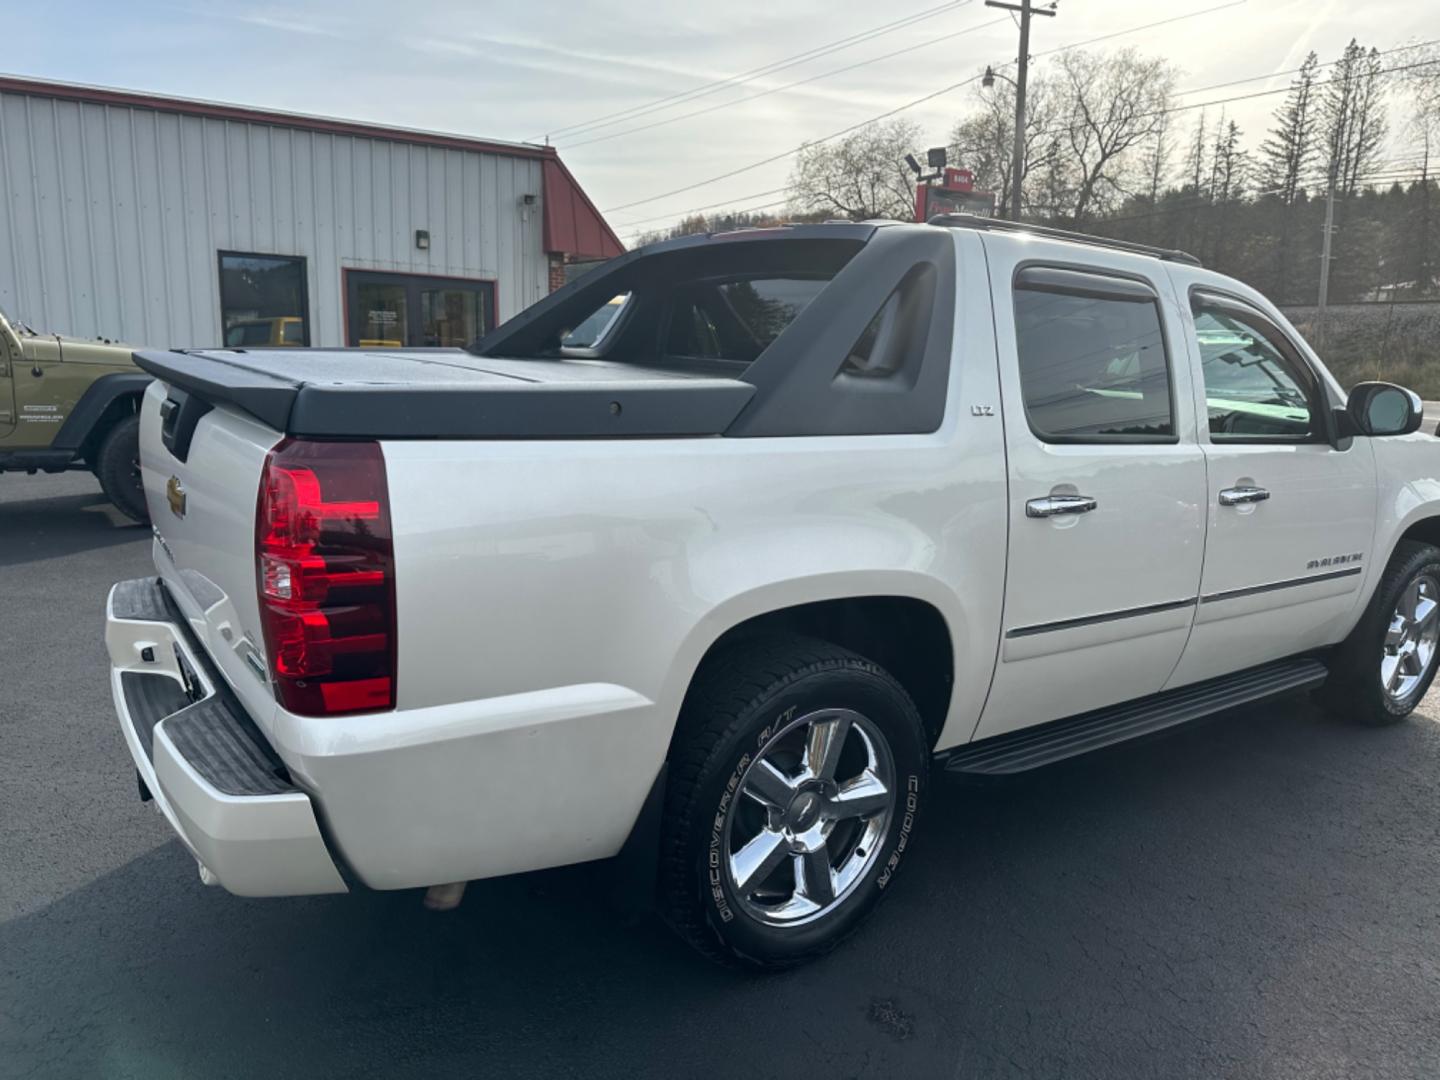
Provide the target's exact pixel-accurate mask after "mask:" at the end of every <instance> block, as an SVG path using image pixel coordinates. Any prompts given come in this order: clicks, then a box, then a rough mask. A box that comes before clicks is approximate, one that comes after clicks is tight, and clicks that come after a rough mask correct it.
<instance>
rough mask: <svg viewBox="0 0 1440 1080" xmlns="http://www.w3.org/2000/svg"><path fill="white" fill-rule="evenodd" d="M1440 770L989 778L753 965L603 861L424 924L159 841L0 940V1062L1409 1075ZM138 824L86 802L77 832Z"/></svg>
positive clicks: (1289, 753) (1401, 735)
mask: <svg viewBox="0 0 1440 1080" xmlns="http://www.w3.org/2000/svg"><path fill="white" fill-rule="evenodd" d="M1437 766H1440V725H1437V724H1435V723H1434V722H1433V721H1431V720H1428V719H1424V718H1421V717H1418V716H1417V717H1416V718H1415V719H1414V720H1412V721H1411V723H1409V724H1407V725H1404V726H1402V727H1399V728H1395V729H1390V730H1385V731H1362V730H1357V729H1353V728H1349V727H1346V726H1344V725H1342V724H1338V723H1335V722H1333V721H1330V720H1326V719H1324V718H1322V717H1321V716H1320V715H1319V714H1318V712H1317V711H1316V710H1315V709H1313V708H1312V707H1310V706H1309V705H1307V704H1304V703H1300V704H1294V703H1287V704H1283V705H1278V706H1269V707H1256V708H1252V709H1248V710H1242V711H1237V712H1233V713H1230V714H1226V715H1225V716H1223V717H1221V718H1219V719H1217V720H1215V721H1213V722H1211V723H1209V724H1206V725H1203V726H1200V727H1196V728H1192V729H1189V730H1185V731H1181V732H1178V733H1176V734H1174V735H1172V736H1171V737H1169V738H1164V739H1158V740H1155V741H1152V742H1148V743H1144V744H1140V745H1135V746H1130V747H1126V748H1123V749H1119V750H1116V751H1113V752H1110V753H1106V754H1100V755H1094V756H1092V757H1090V758H1088V759H1079V760H1076V761H1072V762H1068V763H1065V764H1062V765H1059V766H1056V767H1053V768H1050V769H1047V770H1042V771H1039V772H1036V773H1032V774H1028V775H1025V776H1021V777H1016V778H1013V779H1010V780H1006V781H1003V782H999V783H995V782H990V783H986V784H983V785H976V784H968V783H961V782H955V781H946V780H942V781H941V782H939V783H936V784H934V785H932V787H931V789H930V792H929V795H928V802H929V805H928V806H927V807H926V816H927V820H926V821H925V829H924V831H923V832H922V833H920V834H918V842H917V844H916V845H915V847H914V849H913V850H912V851H911V852H910V853H909V854H908V856H907V858H908V859H909V864H908V865H907V866H906V868H905V873H904V874H902V875H901V876H900V877H898V878H897V885H898V888H897V889H896V890H895V893H894V895H893V896H891V897H889V898H888V902H887V903H886V904H885V905H884V906H883V907H882V908H881V910H880V911H879V912H877V913H876V918H875V919H873V920H872V921H871V922H869V923H868V924H867V925H866V926H865V927H864V928H863V929H862V930H861V931H860V932H859V933H858V934H857V935H855V936H854V937H853V938H852V939H851V940H850V941H848V942H847V943H845V944H843V945H842V946H841V947H840V949H839V950H838V951H837V952H836V953H834V954H833V955H831V956H829V957H827V958H825V959H823V960H821V961H819V962H817V963H814V964H811V965H809V966H807V967H803V968H800V969H798V970H794V971H789V972H783V973H779V974H775V975H769V976H764V977H750V976H745V975H742V974H738V973H735V972H730V971H726V970H723V969H720V968H716V967H713V966H711V965H709V964H708V963H706V962H704V961H703V960H701V959H700V958H698V957H696V956H693V955H692V954H691V953H690V952H689V951H688V950H687V949H686V948H685V947H684V946H683V945H681V944H680V943H678V941H676V940H674V939H672V937H671V936H670V935H669V934H668V932H667V931H666V930H665V929H664V928H663V927H661V926H660V925H659V924H658V923H657V922H655V921H654V920H641V921H638V922H637V921H630V922H628V923H627V922H626V921H625V920H624V919H623V918H621V917H619V916H617V915H616V914H615V913H614V911H613V909H612V908H610V907H609V905H608V904H607V902H606V901H605V899H604V897H605V895H606V891H607V888H608V878H607V877H606V875H605V872H604V870H603V868H600V867H571V868H566V869H562V870H556V871H548V872H545V873H539V874H531V875H526V876H524V877H518V878H509V879H499V880H495V881H488V882H480V883H476V884H474V885H472V886H471V888H470V891H469V893H468V894H467V896H466V898H465V902H464V904H463V906H462V907H461V909H460V910H459V911H457V912H453V913H449V914H445V915H435V914H429V913H426V912H424V911H422V910H421V908H420V900H419V894H418V892H407V893H403V894H384V893H356V894H353V895H351V896H348V897H324V898H307V899H295V900H264V901H255V900H243V899H238V898H235V897H231V896H229V895H227V894H225V893H224V892H222V891H220V890H216V889H206V888H204V887H203V886H201V885H200V884H199V882H198V880H196V875H195V869H194V864H193V862H192V861H191V860H190V858H189V857H188V856H187V855H186V854H185V852H184V851H183V850H182V849H181V848H180V847H179V845H178V844H176V843H169V844H165V845H163V846H161V847H159V848H157V849H155V850H154V851H152V852H149V853H148V854H146V855H144V856H142V857H140V858H138V859H136V860H134V861H133V862H131V863H129V864H127V865H126V866H124V867H122V868H121V869H119V870H117V871H115V872H113V873H110V874H107V875H105V876H103V877H101V878H99V879H97V880H96V881H94V882H93V883H91V884H90V885H87V886H85V887H83V888H81V889H78V890H76V891H74V892H72V893H71V894H69V895H67V896H65V897H63V898H62V899H60V900H59V901H57V902H55V903H54V904H52V905H50V906H49V907H46V908H44V909H42V910H40V911H38V912H36V913H34V914H31V915H27V916H23V917H20V918H17V919H14V920H12V921H11V922H9V923H7V924H4V925H0V1061H8V1062H9V1063H10V1066H11V1067H16V1066H18V1067H19V1071H20V1072H21V1073H26V1072H27V1070H29V1069H34V1070H36V1072H37V1073H38V1074H39V1075H65V1076H107V1077H109V1076H136V1077H142V1076H143V1077H168V1076H206V1077H220V1076H265V1075H274V1076H289V1075H305V1076H335V1075H383V1076H401V1075H416V1076H419V1075H426V1076H430V1075H434V1074H435V1073H436V1071H437V1070H443V1073H442V1074H444V1075H451V1074H464V1075H476V1074H480V1073H484V1074H494V1075H500V1076H513V1075H524V1076H539V1075H579V1076H607V1075H624V1076H627V1077H638V1076H666V1077H675V1076H716V1075H722V1076H729V1075H745V1076H756V1077H759V1076H789V1075H801V1074H802V1073H803V1074H804V1075H828V1074H832V1073H833V1074H835V1075H844V1076H876V1077H889V1076H933V1075H939V1074H942V1073H943V1074H945V1075H956V1076H965V1077H971V1076H1003V1075H1013V1074H1015V1073H1017V1072H1026V1073H1033V1074H1035V1075H1057V1074H1060V1073H1064V1074H1065V1075H1067V1076H1096V1077H1117V1076H1141V1075H1145V1076H1166V1077H1182V1076H1205V1077H1212V1076H1218V1075H1275V1074H1277V1073H1283V1074H1285V1075H1295V1076H1302V1075H1303V1076H1311V1077H1319V1076H1332V1075H1333V1076H1343V1075H1353V1074H1354V1073H1355V1072H1357V1071H1359V1072H1366V1073H1369V1072H1376V1073H1386V1074H1392V1073H1393V1074H1395V1075H1401V1074H1403V1075H1434V1073H1435V1066H1436V1065H1437V1063H1440V1025H1437V1023H1436V1020H1437V1001H1440V997H1437V989H1440V948H1437V942H1440V925H1437V923H1440V919H1437V914H1436V907H1435V902H1434V896H1435V888H1434V885H1435V882H1436V880H1437V871H1440V843H1437V842H1436V841H1437V822H1440V813H1437V810H1440V798H1437V793H1440V768H1437ZM117 767H118V766H117ZM149 812H150V811H149V809H148V808H147V809H144V810H142V808H140V807H139V806H138V805H127V806H116V807H115V808H114V812H113V815H112V817H111V819H110V820H109V821H108V822H107V825H106V827H108V828H113V829H116V830H123V829H125V828H126V827H127V822H130V821H131V818H132V815H138V814H141V813H149ZM497 827H503V823H497ZM64 857H65V856H64V852H63V850H56V851H55V858H64Z"/></svg>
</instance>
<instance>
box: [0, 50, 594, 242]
mask: <svg viewBox="0 0 1440 1080" xmlns="http://www.w3.org/2000/svg"><path fill="white" fill-rule="evenodd" d="M0 91H8V92H10V93H16V94H29V95H31V96H34V97H50V98H58V99H60V100H63V101H80V102H87V103H90V104H93V105H124V106H129V107H130V108H136V109H152V110H154V111H156V112H169V113H179V114H181V115H183V116H201V117H206V118H209V119H214V120H236V121H240V122H243V123H249V124H270V125H272V126H275V127H288V128H298V129H300V130H302V131H317V132H321V133H322V134H327V135H353V136H355V137H357V138H362V139H384V140H385V141H386V142H400V143H411V144H413V145H416V146H437V147H441V148H443V149H447V150H470V151H475V152H479V153H485V154H497V155H501V156H504V157H515V158H531V159H536V158H538V159H544V160H551V161H558V158H557V157H556V155H555V148H554V147H552V146H528V145H523V144H519V143H501V142H491V141H489V140H486V139H472V138H469V137H467V136H464V135H446V134H444V133H442V132H436V131H413V130H411V129H409V128H394V127H383V126H381V125H379V124H367V123H363V122H361V121H358V120H335V119H330V118H328V117H321V116H305V115H302V114H300V113H288V112H276V111H273V110H270V109H253V108H250V107H248V106H245V105H226V104H222V103H220V102H210V101H192V100H190V99H188V98H175V97H165V96H163V95H160V94H145V93H139V92H137V91H133V90H110V89H106V88H103V87H98V86H77V85H75V84H73V83H57V82H47V81H45V80H42V79H25V78H18V77H16V76H13V75H0ZM562 168H563V166H562ZM586 202H587V203H588V202H589V200H588V199H586ZM617 243H618V241H617Z"/></svg>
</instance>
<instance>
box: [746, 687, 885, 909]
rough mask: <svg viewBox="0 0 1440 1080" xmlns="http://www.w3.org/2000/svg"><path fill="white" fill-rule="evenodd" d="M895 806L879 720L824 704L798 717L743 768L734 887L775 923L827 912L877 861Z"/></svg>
mask: <svg viewBox="0 0 1440 1080" xmlns="http://www.w3.org/2000/svg"><path fill="white" fill-rule="evenodd" d="M894 809H895V766H894V762H893V760H892V757H891V753H890V747H889V744H888V743H887V742H886V741H885V736H884V735H882V734H881V733H880V729H879V728H877V727H876V726H875V724H874V723H873V722H872V721H871V720H870V719H868V718H867V717H865V716H862V715H861V714H860V713H857V712H853V711H851V710H849V709H821V710H817V711H815V712H812V713H808V714H806V715H805V716H802V717H800V718H799V719H796V720H793V721H791V722H790V723H789V724H787V725H785V727H783V728H781V729H780V731H779V732H777V733H776V734H775V735H774V736H772V737H771V738H770V740H769V741H768V742H767V743H766V744H765V745H764V746H763V747H762V748H761V749H760V752H759V753H758V754H757V755H756V756H755V758H754V760H752V761H751V762H750V764H749V766H748V767H747V768H746V769H745V771H744V773H743V774H741V777H740V785H739V795H738V797H737V798H735V799H734V800H733V801H732V802H731V803H730V805H729V808H728V809H727V811H726V815H725V837H726V851H725V855H726V859H725V865H726V872H727V874H728V876H729V883H730V887H731V889H732V890H733V891H734V893H735V895H736V896H737V897H738V898H739V900H740V903H741V905H742V906H743V907H744V908H745V910H746V911H747V912H748V913H749V914H750V915H751V916H752V917H754V918H755V919H757V920H758V921H760V922H762V923H765V924H766V925H769V926H796V925H799V924H801V923H805V922H810V921H812V920H814V919H817V918H819V917H821V916H822V915H825V914H826V913H827V912H829V911H831V910H833V909H834V908H835V907H837V906H838V905H839V904H840V903H841V902H842V901H843V900H844V899H845V898H846V897H847V896H848V895H849V894H850V892H851V891H852V890H853V889H854V888H855V886H856V885H857V884H859V882H860V880H861V879H862V878H863V877H864V876H865V873H866V871H868V870H869V869H870V868H871V866H873V865H874V864H875V861H876V860H877V859H878V858H879V855H880V848H881V846H882V845H883V844H884V841H885V834H886V831H887V830H888V829H889V826H890V819H891V815H892V814H893V813H894Z"/></svg>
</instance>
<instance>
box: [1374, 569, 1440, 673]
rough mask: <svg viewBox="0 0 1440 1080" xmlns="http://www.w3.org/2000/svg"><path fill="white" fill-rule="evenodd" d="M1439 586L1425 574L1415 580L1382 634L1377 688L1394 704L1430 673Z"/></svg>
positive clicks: (1438, 634)
mask: <svg viewBox="0 0 1440 1080" xmlns="http://www.w3.org/2000/svg"><path fill="white" fill-rule="evenodd" d="M1437 615H1440V583H1437V582H1436V580H1435V579H1434V578H1433V577H1431V576H1430V575H1429V574H1421V575H1419V576H1418V577H1416V578H1415V579H1414V580H1413V581H1411V582H1410V584H1409V585H1407V586H1406V587H1405V591H1404V592H1402V593H1401V594H1400V601H1399V603H1398V604H1397V605H1396V607H1395V613H1394V614H1393V615H1391V616H1390V626H1389V629H1387V630H1386V631H1385V651H1384V654H1383V655H1382V656H1381V658H1380V685H1381V686H1383V687H1384V688H1385V693H1386V694H1388V695H1389V696H1390V698H1391V699H1392V700H1394V701H1402V700H1404V699H1405V698H1408V697H1409V696H1410V694H1411V693H1413V692H1414V690H1415V687H1416V686H1418V685H1419V684H1420V681H1421V680H1422V679H1424V677H1425V675H1426V673H1427V672H1428V671H1429V670H1430V664H1431V661H1433V660H1434V658H1435V646H1436V643H1437V641H1440V618H1437Z"/></svg>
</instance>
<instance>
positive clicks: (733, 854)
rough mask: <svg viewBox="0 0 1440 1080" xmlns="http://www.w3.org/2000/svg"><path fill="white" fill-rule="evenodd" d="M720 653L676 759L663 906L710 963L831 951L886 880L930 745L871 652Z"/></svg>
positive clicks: (701, 680) (691, 708) (765, 649)
mask: <svg viewBox="0 0 1440 1080" xmlns="http://www.w3.org/2000/svg"><path fill="white" fill-rule="evenodd" d="M722 649H723V652H721V653H719V654H718V655H716V656H713V657H711V658H708V659H707V660H706V662H705V664H704V666H703V667H702V669H701V671H700V673H699V674H698V675H697V676H696V681H695V684H694V685H693V686H692V688H691V691H690V694H689V696H688V697H687V698H686V703H685V708H684V712H683V714H682V716H681V719H680V730H679V732H678V734H677V737H676V744H675V746H674V748H673V750H672V753H671V757H670V772H669V782H668V785H667V790H666V812H665V819H664V823H663V826H662V839H661V849H660V850H661V866H660V896H659V899H660V907H661V911H662V913H663V915H664V916H665V918H666V921H667V922H669V923H670V925H671V926H672V927H674V928H675V930H676V931H678V932H679V934H680V935H681V936H682V937H684V938H685V939H686V940H687V941H688V942H690V944H691V945H693V946H694V947H695V948H696V949H698V950H700V951H701V952H702V953H704V954H705V955H707V956H709V957H711V958H712V959H716V960H719V961H721V962H726V963H740V964H744V965H747V966H751V967H760V968H773V967H784V966H788V965H791V964H796V963H799V962H801V961H803V960H807V959H809V958H811V957H814V956H817V955H820V954H821V953H824V952H827V951H828V950H830V949H832V948H834V946H835V945H836V944H838V943H839V942H840V941H841V940H843V939H844V938H845V937H846V935H848V934H849V933H850V932H851V931H852V930H854V929H855V928H856V927H857V926H858V925H859V924H860V922H861V921H862V920H863V919H864V918H865V917H866V915H867V914H868V913H869V912H870V910H871V909H872V908H873V907H874V906H875V904H876V903H878V902H879V900H880V898H881V896H882V895H883V894H884V893H885V892H886V891H887V890H888V887H889V886H890V885H891V883H892V879H893V876H894V874H895V871H896V869H897V868H898V867H899V865H900V864H901V862H902V861H903V860H902V856H903V855H904V853H905V852H906V851H907V849H908V847H909V844H910V839H911V832H912V830H913V829H914V827H915V823H916V818H917V816H918V811H919V807H920V803H921V801H922V798H923V796H924V793H925V783H926V777H927V773H928V768H929V762H930V747H929V743H928V741H927V739H926V735H925V729H924V725H923V724H922V723H921V720H920V716H919V713H918V712H917V711H916V709H915V706H914V704H913V703H912V702H911V701H910V697H909V695H908V694H906V692H905V691H904V689H903V688H902V687H901V686H900V684H899V683H897V682H896V681H895V680H894V679H893V678H892V677H891V676H890V675H889V674H888V673H887V672H886V671H885V670H884V669H883V668H881V667H879V666H878V665H876V664H874V663H872V662H870V661H869V660H866V659H865V658H864V657H861V656H857V655H856V654H855V653H852V652H850V651H848V650H846V649H842V648H839V647H838V646H834V645H831V644H829V643H827V642H823V641H816V640H813V639H808V638H801V637H790V636H783V637H767V638H763V639H761V638H756V639H752V640H749V641H746V642H741V643H737V644H736V645H732V646H722Z"/></svg>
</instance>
